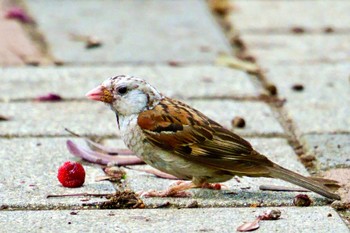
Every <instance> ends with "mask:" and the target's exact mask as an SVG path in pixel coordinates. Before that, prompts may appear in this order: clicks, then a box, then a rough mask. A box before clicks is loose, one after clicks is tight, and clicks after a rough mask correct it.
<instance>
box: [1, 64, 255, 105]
mask: <svg viewBox="0 0 350 233" xmlns="http://www.w3.org/2000/svg"><path fill="white" fill-rule="evenodd" d="M117 74H130V75H134V76H137V77H141V78H144V79H146V80H147V81H149V82H150V83H151V84H152V85H153V86H155V87H156V88H157V89H158V90H159V91H161V92H162V93H164V94H166V95H168V96H171V97H181V98H183V99H186V98H202V97H203V98H204V97H205V98H211V97H222V96H224V97H232V96H238V97H240V96H257V95H259V93H260V92H261V90H260V89H258V88H256V87H255V86H254V85H253V82H252V79H251V78H252V77H250V76H249V75H247V74H246V73H245V72H242V71H238V70H234V69H230V68H227V67H219V66H209V65H191V66H185V67H171V66H166V65H165V66H116V67H111V66H98V67H94V68H90V67H64V68H55V67H45V68H8V69H1V68H0V76H1V77H4V80H5V81H4V82H3V85H1V86H0V99H3V100H27V99H31V98H35V97H37V96H39V95H43V94H46V93H49V92H54V93H58V94H60V95H61V96H62V97H63V98H68V99H71V98H74V99H81V98H84V99H85V93H86V92H87V91H88V90H90V89H91V88H93V87H95V86H97V85H98V84H99V83H101V82H102V81H103V80H105V79H107V78H109V77H112V76H115V75H117Z"/></svg>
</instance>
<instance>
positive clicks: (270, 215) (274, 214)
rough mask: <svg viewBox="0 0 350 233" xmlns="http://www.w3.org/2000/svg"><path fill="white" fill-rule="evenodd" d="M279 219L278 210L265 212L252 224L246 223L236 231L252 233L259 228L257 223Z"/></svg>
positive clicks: (279, 212) (279, 213)
mask: <svg viewBox="0 0 350 233" xmlns="http://www.w3.org/2000/svg"><path fill="white" fill-rule="evenodd" d="M280 217H281V211H280V210H267V211H265V212H264V213H262V214H260V215H259V216H258V217H257V218H256V219H255V220H254V221H253V222H246V223H244V224H242V225H241V226H239V227H238V228H237V231H240V232H247V231H254V230H256V229H258V228H259V227H260V225H259V222H260V221H261V220H277V219H279V218H280Z"/></svg>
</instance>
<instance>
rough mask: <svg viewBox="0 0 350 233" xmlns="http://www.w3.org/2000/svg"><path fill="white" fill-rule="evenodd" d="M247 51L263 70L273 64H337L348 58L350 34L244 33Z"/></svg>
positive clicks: (271, 67) (272, 67)
mask: <svg viewBox="0 0 350 233" xmlns="http://www.w3.org/2000/svg"><path fill="white" fill-rule="evenodd" d="M241 38H242V40H243V41H244V43H245V44H246V46H247V48H248V51H249V53H250V54H251V55H253V56H254V57H255V58H256V59H257V62H258V63H259V65H260V66H261V67H262V68H264V69H274V68H275V67H276V66H272V65H289V64H298V65H302V64H315V63H337V62H346V61H349V51H350V43H348V42H349V39H350V35H346V34H339V35H335V34H333V35H326V36H325V35H310V34H303V35H261V34H256V35H250V34H242V35H241Z"/></svg>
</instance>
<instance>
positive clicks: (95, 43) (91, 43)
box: [70, 33, 103, 49]
mask: <svg viewBox="0 0 350 233" xmlns="http://www.w3.org/2000/svg"><path fill="white" fill-rule="evenodd" d="M70 37H71V39H72V40H75V41H81V42H85V48H86V49H93V48H99V47H101V46H102V44H103V43H102V41H101V40H100V39H99V38H98V37H96V36H87V35H79V34H76V33H71V34H70Z"/></svg>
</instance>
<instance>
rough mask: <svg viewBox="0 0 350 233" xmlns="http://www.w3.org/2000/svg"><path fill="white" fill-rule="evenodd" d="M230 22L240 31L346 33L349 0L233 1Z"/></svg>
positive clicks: (349, 7) (349, 17)
mask: <svg viewBox="0 0 350 233" xmlns="http://www.w3.org/2000/svg"><path fill="white" fill-rule="evenodd" d="M231 2H232V4H233V6H234V7H235V8H234V9H235V10H234V11H232V13H231V14H230V21H231V23H233V24H234V26H235V28H237V29H238V30H239V31H240V32H241V33H259V32H266V33H271V32H279V33H281V32H283V33H290V32H292V29H293V28H296V27H297V28H302V29H304V30H305V31H307V32H324V31H325V29H327V28H331V29H333V30H334V31H335V32H342V31H346V32H348V31H349V29H350V27H349V24H348V22H349V21H350V15H349V13H348V12H349V11H350V2H349V1H342V0H340V1H339V0H333V1H317V2H315V1H274V0H264V1H261V0H249V1H246V0H234V1H231Z"/></svg>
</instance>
